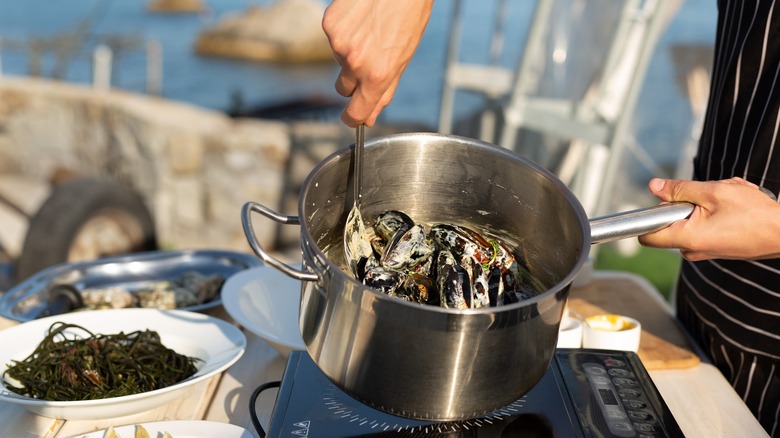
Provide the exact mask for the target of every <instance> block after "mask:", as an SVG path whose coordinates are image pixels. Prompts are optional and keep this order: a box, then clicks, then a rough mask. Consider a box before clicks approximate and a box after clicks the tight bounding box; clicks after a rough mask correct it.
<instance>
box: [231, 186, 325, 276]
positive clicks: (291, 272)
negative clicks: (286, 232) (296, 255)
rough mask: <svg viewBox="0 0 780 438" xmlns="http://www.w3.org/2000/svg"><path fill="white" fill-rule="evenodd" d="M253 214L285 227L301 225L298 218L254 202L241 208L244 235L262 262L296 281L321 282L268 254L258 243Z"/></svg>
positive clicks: (312, 274) (309, 273) (313, 274)
mask: <svg viewBox="0 0 780 438" xmlns="http://www.w3.org/2000/svg"><path fill="white" fill-rule="evenodd" d="M252 212H255V213H260V214H262V215H263V216H265V217H267V218H269V219H271V220H274V221H276V222H279V223H281V224H285V225H300V224H301V223H300V221H299V220H298V216H285V215H283V214H279V213H277V212H275V211H273V210H271V209H269V208H266V207H265V206H263V205H261V204H258V203H257V202H253V201H249V202H247V203H246V204H244V206H243V208H241V224H242V225H243V227H244V234H245V235H246V239H247V242H249V246H250V247H252V251H254V252H255V254H257V256H258V257H260V260H262V261H263V262H264V263H265V264H267V265H269V266H273V267H274V268H276V269H278V270H279V271H281V272H283V273H284V274H286V275H288V276H290V277H292V278H294V279H296V280H301V281H319V280H320V278H319V276H318V275H317V274H315V273H311V272H305V271H300V270H298V269H295V268H291V267H290V266H288V265H287V264H285V263H283V262H281V261H279V260H278V259H277V258H275V257H273V256H271V255H270V254H268V253H267V252H266V251H265V250H264V249H263V247H262V246H261V245H260V243H259V242H258V240H257V235H256V234H255V230H254V228H253V227H252Z"/></svg>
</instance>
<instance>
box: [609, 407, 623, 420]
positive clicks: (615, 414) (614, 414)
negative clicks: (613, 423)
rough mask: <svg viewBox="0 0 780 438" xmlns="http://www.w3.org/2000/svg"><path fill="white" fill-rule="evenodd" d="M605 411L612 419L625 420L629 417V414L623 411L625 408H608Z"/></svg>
mask: <svg viewBox="0 0 780 438" xmlns="http://www.w3.org/2000/svg"><path fill="white" fill-rule="evenodd" d="M605 413H606V414H607V418H609V419H611V420H625V419H626V418H628V415H627V414H626V413H625V412H623V410H622V409H620V408H618V409H607V411H606V412H605Z"/></svg>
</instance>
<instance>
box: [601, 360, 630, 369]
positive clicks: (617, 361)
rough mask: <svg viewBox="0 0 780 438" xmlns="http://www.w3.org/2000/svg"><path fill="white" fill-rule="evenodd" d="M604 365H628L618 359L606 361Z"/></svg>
mask: <svg viewBox="0 0 780 438" xmlns="http://www.w3.org/2000/svg"><path fill="white" fill-rule="evenodd" d="M604 365H606V366H608V367H624V366H626V363H625V362H623V361H622V360H617V359H604Z"/></svg>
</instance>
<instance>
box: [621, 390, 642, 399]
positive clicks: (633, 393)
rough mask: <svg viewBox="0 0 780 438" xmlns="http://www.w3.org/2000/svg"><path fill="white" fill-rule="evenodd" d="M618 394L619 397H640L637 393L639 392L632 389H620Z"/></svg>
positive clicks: (639, 393)
mask: <svg viewBox="0 0 780 438" xmlns="http://www.w3.org/2000/svg"><path fill="white" fill-rule="evenodd" d="M618 394H619V395H620V396H621V397H639V396H640V395H642V393H641V392H639V390H636V389H632V388H620V389H618Z"/></svg>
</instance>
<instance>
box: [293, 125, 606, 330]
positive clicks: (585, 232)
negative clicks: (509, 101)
mask: <svg viewBox="0 0 780 438" xmlns="http://www.w3.org/2000/svg"><path fill="white" fill-rule="evenodd" d="M411 139H416V140H418V141H419V140H425V139H436V140H441V139H446V140H447V141H451V142H455V143H459V144H465V145H466V146H468V147H479V148H487V149H490V150H491V151H492V152H495V153H499V154H501V155H505V156H506V158H507V159H509V160H515V161H521V162H522V163H523V164H524V165H526V166H527V167H529V168H530V169H531V170H532V171H535V172H537V173H539V174H541V175H542V176H543V177H544V178H545V179H546V180H547V181H548V183H550V184H552V185H553V186H555V187H556V188H558V189H559V190H560V191H561V192H562V193H563V195H564V196H565V198H566V199H567V200H568V201H569V203H570V204H571V207H572V208H573V209H574V213H575V214H576V215H577V217H578V219H579V221H580V225H581V226H582V249H581V251H580V254H579V255H578V257H577V262H576V263H575V264H574V266H573V267H572V269H570V270H569V272H568V273H567V274H566V275H565V276H564V277H563V278H562V279H560V280H559V281H558V282H557V283H555V284H554V285H553V286H551V287H549V288H547V289H546V290H545V291H544V292H542V293H540V294H539V295H537V296H535V297H533V298H528V299H525V300H522V301H519V302H517V303H513V304H508V305H503V306H499V307H483V308H480V309H452V308H445V307H439V306H430V305H421V304H419V303H413V302H409V301H406V300H401V299H398V298H394V297H391V296H389V295H387V294H385V293H382V292H381V291H377V290H376V289H374V288H371V287H368V286H366V285H364V284H363V283H361V282H359V281H357V280H356V279H355V278H354V277H353V276H352V275H349V274H348V273H346V272H344V271H343V270H342V269H341V267H340V266H339V265H338V264H336V263H334V262H333V261H332V260H330V259H329V258H328V257H327V256H326V255H325V253H324V252H323V251H322V249H321V248H320V246H319V245H318V244H316V241H315V240H314V238H313V236H312V235H311V233H310V232H309V229H308V227H307V226H306V223H305V221H304V215H303V212H304V206H305V193H306V189H307V188H308V187H310V186H311V183H312V180H313V179H314V178H315V177H316V176H317V175H318V174H319V173H320V172H321V171H322V170H323V169H324V168H326V167H327V166H330V165H331V163H333V162H336V161H339V160H341V159H344V158H343V157H345V156H349V155H350V154H351V153H352V148H353V147H354V143H353V144H350V145H348V146H347V147H345V148H342V149H339V150H337V151H335V152H333V153H332V154H330V155H328V156H327V157H325V158H324V159H323V160H322V161H320V162H319V163H317V165H316V166H314V168H313V169H312V170H311V172H309V174H308V175H307V176H306V179H305V180H304V182H303V185H302V186H301V191H300V193H299V196H298V215H299V217H300V228H301V233H302V235H303V238H302V239H301V243H303V242H307V241H308V242H311V243H312V245H311V248H312V249H313V251H314V253H315V255H316V256H317V258H318V259H319V260H321V261H324V262H325V263H326V265H327V270H329V271H333V272H335V273H336V274H334V275H340V276H342V277H344V278H346V279H347V281H351V282H352V283H353V285H354V286H355V287H356V289H358V290H362V292H363V293H366V292H368V293H372V294H374V295H376V296H377V297H378V298H379V299H381V300H388V302H392V303H394V304H398V305H401V306H408V307H409V308H410V309H421V310H424V311H433V312H440V313H446V314H453V315H470V314H493V313H502V312H505V311H507V312H508V311H514V310H516V309H518V308H521V307H526V306H529V305H532V304H535V303H538V302H540V301H543V300H545V299H547V298H548V297H550V296H555V295H557V294H558V293H559V292H560V291H561V290H564V289H566V288H567V287H568V286H569V285H570V284H571V283H572V282H573V281H574V277H575V276H576V275H577V272H578V271H579V270H580V268H581V267H582V265H583V264H584V263H585V261H586V260H587V258H588V255H589V253H590V247H591V230H590V222H589V219H588V215H587V214H586V213H585V209H584V208H583V206H582V204H581V203H580V201H579V199H577V197H576V196H574V193H572V192H571V190H570V189H569V188H568V187H567V186H566V185H565V184H564V183H563V182H562V181H561V180H560V179H559V178H558V177H557V176H555V175H554V174H553V173H552V172H550V171H549V170H547V169H545V168H544V167H542V166H540V165H539V164H537V163H535V162H534V161H531V160H529V159H527V158H524V157H523V156H521V155H520V154H518V153H516V152H514V151H510V150H509V149H506V148H503V147H501V146H498V145H495V144H492V143H488V142H485V141H482V140H478V139H473V138H469V137H463V136H458V135H453V134H438V133H432V132H412V133H400V134H390V135H386V136H378V137H374V138H372V139H367V140H366V142H365V148H366V150H369V148H371V147H375V146H377V145H379V144H383V143H392V142H397V141H408V140H411ZM347 159H348V158H347Z"/></svg>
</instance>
